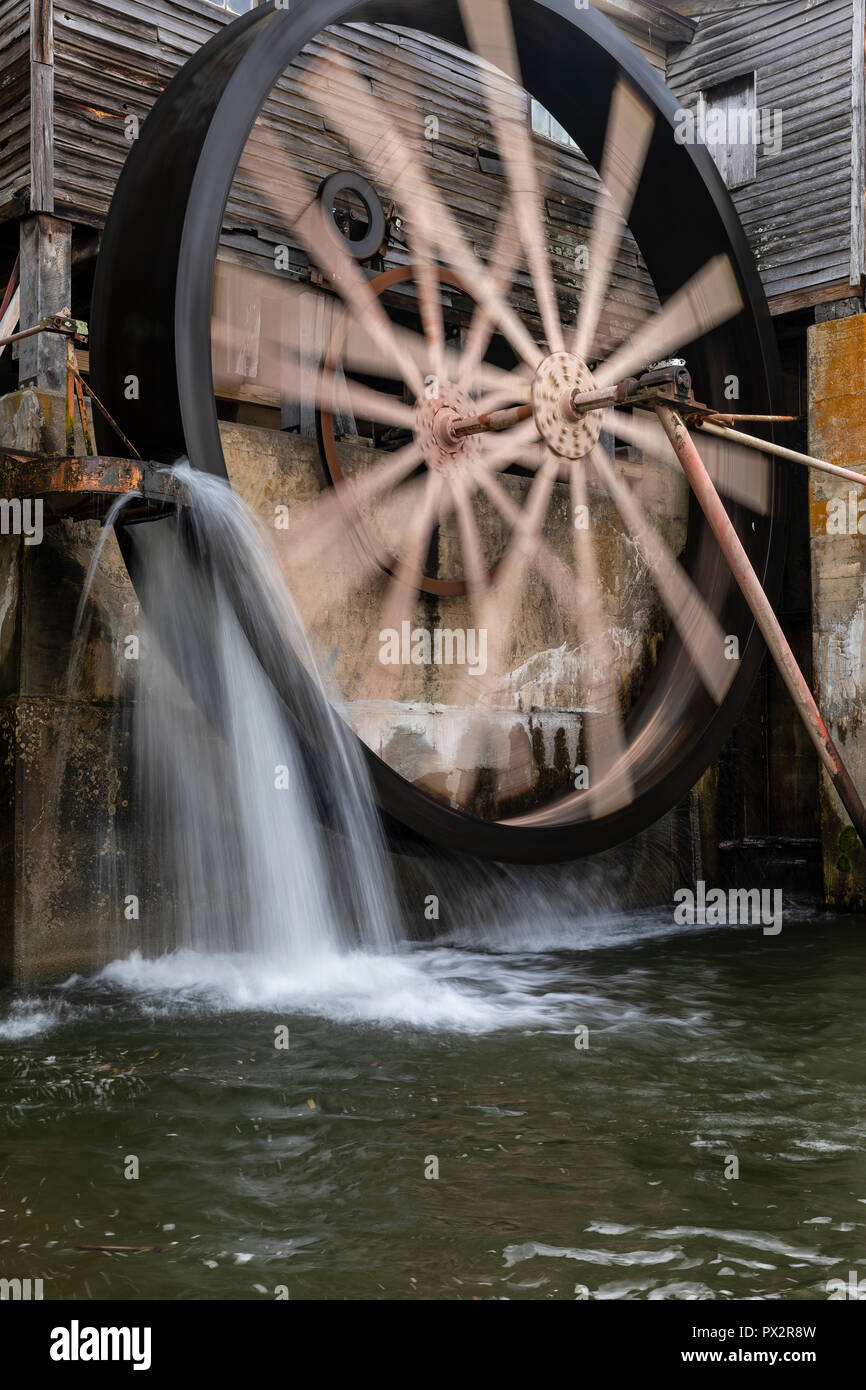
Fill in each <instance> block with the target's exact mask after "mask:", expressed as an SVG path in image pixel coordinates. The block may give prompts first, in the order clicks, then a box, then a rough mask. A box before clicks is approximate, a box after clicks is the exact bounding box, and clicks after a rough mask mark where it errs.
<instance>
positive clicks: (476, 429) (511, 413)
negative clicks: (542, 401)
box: [448, 405, 533, 439]
mask: <svg viewBox="0 0 866 1390" xmlns="http://www.w3.org/2000/svg"><path fill="white" fill-rule="evenodd" d="M532 411H533V407H532V406H531V405H515V406H511V407H510V408H509V409H508V410H493V411H488V413H487V414H486V415H475V416H473V417H471V418H470V419H468V420H461V422H460V424H459V425H452V426H451V427H450V428H449V430H448V433H449V434H450V436H451V438H452V439H466V438H468V436H469V435H472V434H490V433H499V432H501V431H502V430H510V429H512V428H513V427H514V426H515V425H519V424H521V423H522V421H524V420H529V419H530V418H531V416H532Z"/></svg>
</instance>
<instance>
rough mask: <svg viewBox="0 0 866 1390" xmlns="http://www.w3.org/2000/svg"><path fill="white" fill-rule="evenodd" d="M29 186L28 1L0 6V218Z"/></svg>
mask: <svg viewBox="0 0 866 1390" xmlns="http://www.w3.org/2000/svg"><path fill="white" fill-rule="evenodd" d="M29 186H30V0H3V3H2V5H0V218H2V217H3V216H8V215H9V214H10V213H15V212H18V211H20V208H21V201H22V198H23V195H24V192H25V190H27V189H29Z"/></svg>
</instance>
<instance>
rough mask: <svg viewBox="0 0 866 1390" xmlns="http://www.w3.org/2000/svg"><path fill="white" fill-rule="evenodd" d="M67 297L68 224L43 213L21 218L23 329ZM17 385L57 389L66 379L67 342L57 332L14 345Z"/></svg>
mask: <svg viewBox="0 0 866 1390" xmlns="http://www.w3.org/2000/svg"><path fill="white" fill-rule="evenodd" d="M71 300H72V227H71V225H70V223H69V222H61V221H59V220H58V219H57V218H56V217H49V216H48V215H47V214H45V213H36V214H35V215H34V216H32V217H26V218H25V219H24V221H23V222H22V223H21V307H20V311H19V319H20V322H21V326H22V328H34V327H35V326H36V324H37V323H38V322H39V320H40V319H42V318H45V316H46V315H47V314H59V313H60V311H61V309H65V308H68V307H70V303H71ZM18 378H19V381H20V383H21V385H22V386H37V387H39V388H40V389H41V390H44V391H62V390H63V388H64V386H65V384H66V344H65V342H64V340H63V338H62V337H61V336H60V335H59V334H58V333H39V334H37V335H36V337H33V338H25V339H23V340H22V342H21V343H20V345H19V359H18Z"/></svg>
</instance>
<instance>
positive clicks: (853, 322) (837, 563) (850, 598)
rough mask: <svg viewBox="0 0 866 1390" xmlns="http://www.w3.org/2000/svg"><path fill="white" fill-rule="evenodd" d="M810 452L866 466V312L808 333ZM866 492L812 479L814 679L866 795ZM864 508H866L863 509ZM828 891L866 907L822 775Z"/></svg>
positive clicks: (865, 876)
mask: <svg viewBox="0 0 866 1390" xmlns="http://www.w3.org/2000/svg"><path fill="white" fill-rule="evenodd" d="M809 451H810V453H811V454H812V455H813V456H816V457H818V458H824V459H827V460H828V462H830V463H837V464H842V465H846V466H848V467H851V468H854V469H860V470H861V471H862V470H863V469H864V467H866V315H863V314H857V315H855V316H853V317H847V318H839V319H831V320H829V321H827V322H824V323H818V324H815V325H814V327H812V328H810V330H809ZM861 501H866V499H864V498H863V493H862V491H860V490H858V489H856V488H853V487H852V485H851V484H850V483H847V482H842V481H838V480H836V479H834V478H833V477H832V476H831V475H829V474H826V473H818V472H815V471H813V472H812V473H811V480H810V491H809V520H810V535H811V556H812V593H813V644H814V661H815V671H814V681H815V693H816V695H817V699H818V705H819V708H820V709H821V712H822V714H823V716H824V719H825V721H826V723H827V726H828V728H829V730H830V732H831V734H832V735H833V737H834V739H835V741H836V743H837V745H838V747H839V750H840V752H841V754H842V756H843V758H844V759H845V761H846V763H847V765H848V769H849V771H850V773H851V776H852V778H853V779H854V783H855V785H856V786H857V787H858V788H859V789H860V792H861V794H866V727H864V705H866V582H864V580H866V575H864V563H866V516H862V517H861V516H860V509H859V503H860V502H861ZM863 510H864V511H866V507H864V509H863ZM820 811H821V838H822V841H823V854H824V878H825V892H826V898H827V902H828V903H832V904H833V905H834V906H837V907H850V908H854V907H858V908H862V907H864V906H866V851H864V849H863V847H862V846H861V845H860V843H859V841H858V840H857V837H856V835H855V833H854V831H853V830H852V828H851V825H850V823H849V820H848V817H847V815H846V814H845V811H844V809H843V807H842V805H841V803H840V801H839V798H838V796H837V795H836V792H835V790H834V788H833V787H832V785H831V783H830V781H829V779H828V777H827V776H826V774H825V773H824V772H823V771H822V774H821V795H820Z"/></svg>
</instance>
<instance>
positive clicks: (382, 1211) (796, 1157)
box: [0, 915, 866, 1299]
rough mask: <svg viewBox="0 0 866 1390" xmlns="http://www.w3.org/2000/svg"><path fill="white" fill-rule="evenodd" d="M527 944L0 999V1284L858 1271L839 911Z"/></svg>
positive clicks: (143, 977) (293, 1284) (855, 942)
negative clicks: (753, 923)
mask: <svg viewBox="0 0 866 1390" xmlns="http://www.w3.org/2000/svg"><path fill="white" fill-rule="evenodd" d="M538 935H539V930H538V928H537V925H535V924H533V922H531V921H527V923H526V924H525V928H524V929H523V930H518V931H517V932H516V934H514V933H512V935H511V936H510V937H509V941H510V943H511V949H510V951H506V950H496V949H494V944H495V943H496V941H497V937H496V934H495V932H494V931H492V930H491V933H490V935H489V939H488V940H487V941H486V943H485V946H484V948H483V949H480V948H479V946H478V944H477V942H476V944H474V945H469V944H465V943H461V942H459V941H458V942H455V943H452V944H450V945H442V946H438V947H436V948H421V947H419V948H416V949H408V948H407V949H405V950H404V951H403V952H402V953H400V954H398V955H397V956H395V957H387V956H382V957H372V956H363V955H354V956H352V955H350V956H346V957H343V958H339V959H335V958H334V957H333V956H331V957H328V958H323V960H322V961H321V962H320V963H319V964H318V965H317V964H316V963H315V962H314V961H312V962H307V963H305V965H304V967H303V970H302V971H300V972H299V971H297V970H296V971H294V972H290V971H287V970H285V969H281V968H280V966H279V964H277V963H274V962H272V963H268V962H262V961H261V960H258V961H252V960H245V959H244V958H243V957H208V956H201V955H196V954H193V953H188V954H185V955H183V954H181V955H178V956H174V957H169V958H164V959H163V960H161V961H157V962H144V961H142V960H140V959H137V958H135V957H133V958H131V959H129V960H126V961H124V962H119V963H117V964H115V965H114V966H112V967H110V968H109V969H108V970H106V971H105V972H103V974H102V975H101V976H100V977H98V978H97V979H94V980H88V981H85V980H75V981H72V982H70V983H69V984H68V985H67V986H65V987H64V988H63V989H61V990H55V991H50V992H45V993H43V994H42V995H40V996H38V997H37V996H33V995H28V996H19V997H16V996H12V995H8V994H7V995H5V996H0V1095H2V1138H0V1172H2V1199H0V1201H2V1206H3V1208H4V1210H3V1211H2V1212H0V1275H3V1276H4V1277H9V1278H12V1277H16V1276H17V1277H22V1278H26V1277H31V1278H40V1277H41V1278H42V1279H43V1280H44V1281H45V1296H46V1298H49V1297H50V1298H75V1299H88V1298H114V1299H139V1298H169V1299H172V1298H185V1299H208V1298H238V1299H247V1298H249V1299H256V1298H273V1297H275V1290H277V1289H278V1288H281V1287H282V1288H284V1289H285V1290H286V1291H287V1292H288V1296H289V1297H290V1298H292V1299H303V1298H352V1299H382V1298H396V1299H413V1298H421V1299H423V1298H435V1299H461V1298H462V1299H472V1298H490V1297H495V1298H511V1299H545V1298H554V1299H562V1298H564V1299H574V1298H575V1297H576V1296H578V1297H580V1296H587V1295H588V1296H590V1297H595V1298H608V1299H610V1298H613V1299H617V1298H640V1299H644V1298H678V1299H691V1298H714V1299H728V1298H752V1299H754V1298H760V1299H820V1298H825V1297H826V1287H825V1286H826V1282H827V1280H828V1279H829V1278H832V1277H840V1276H841V1277H843V1278H846V1279H847V1276H848V1271H849V1270H850V1269H857V1268H860V1267H861V1266H862V1265H863V1264H864V1263H866V1163H864V1149H866V1145H864V1138H866V1104H864V1102H866V1066H864V1057H866V1022H864V1016H863V1003H862V1000H863V991H864V982H866V936H864V923H863V922H862V921H861V920H857V919H853V918H852V919H846V920H834V919H832V918H829V917H827V918H825V917H819V918H815V919H809V918H808V917H806V916H801V917H800V918H799V919H796V918H795V919H793V920H791V919H786V924H785V928H784V931H783V932H782V935H781V936H779V937H775V938H765V937H763V936H762V935H761V933H760V932H759V931H756V930H753V929H749V930H731V929H728V930H721V931H719V930H713V929H709V928H696V929H694V930H692V931H685V930H679V929H674V928H672V927H671V926H670V917H669V915H665V916H662V915H656V916H653V915H649V916H644V917H642V918H640V919H639V920H637V921H635V920H634V919H633V918H625V917H620V918H616V917H611V918H603V919H598V920H596V921H593V922H591V923H581V924H579V925H568V924H565V925H563V924H560V927H559V928H558V929H557V930H552V929H550V930H549V931H548V932H547V936H548V938H549V939H547V940H546V941H543V942H542V943H541V944H542V945H543V946H545V947H546V949H543V950H540V949H539V950H536V951H534V952H532V953H529V952H526V951H525V945H526V941H528V940H531V939H533V936H535V937H536V938H537V937H538ZM500 944H501V945H503V946H504V945H506V944H507V943H506V942H500ZM281 1026H287V1027H288V1029H289V1047H288V1050H278V1049H277V1048H275V1045H274V1043H275V1030H276V1029H277V1028H279V1027H281ZM583 1027H585V1028H587V1029H588V1030H589V1046H588V1048H586V1049H585V1050H580V1049H578V1048H576V1047H575V1036H576V1035H575V1029H578V1028H583ZM131 1156H135V1157H136V1158H137V1159H138V1164H139V1174H140V1175H139V1177H138V1179H131V1178H127V1177H125V1176H124V1169H125V1167H127V1168H128V1167H129V1166H130V1165H129V1159H130V1157H131ZM731 1156H733V1157H735V1158H736V1159H737V1160H738V1163H739V1177H738V1178H737V1179H734V1178H732V1177H726V1166H727V1168H728V1170H729V1171H730V1169H731V1167H732V1165H731V1164H730V1161H729V1160H730V1157H731ZM434 1159H435V1160H437V1161H438V1171H439V1176H438V1179H435V1178H428V1177H425V1171H427V1172H430V1171H432V1170H433V1167H434V1164H433V1162H432V1160H434ZM84 1245H117V1246H123V1245H127V1246H135V1245H157V1246H159V1247H160V1248H159V1249H158V1250H157V1251H153V1252H150V1253H143V1252H117V1251H116V1252H106V1251H93V1250H82V1249H80V1247H81V1246H84ZM861 1274H862V1269H861ZM584 1291H585V1292H584Z"/></svg>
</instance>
